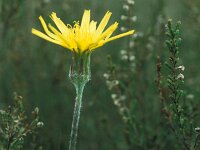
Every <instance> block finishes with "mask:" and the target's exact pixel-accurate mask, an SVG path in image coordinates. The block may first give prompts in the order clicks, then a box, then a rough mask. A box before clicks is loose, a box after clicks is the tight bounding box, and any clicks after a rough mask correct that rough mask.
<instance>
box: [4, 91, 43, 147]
mask: <svg viewBox="0 0 200 150" xmlns="http://www.w3.org/2000/svg"><path fill="white" fill-rule="evenodd" d="M28 120H29V118H28V116H27V115H26V112H25V108H24V103H23V97H22V96H19V95H17V94H16V93H15V95H14V105H13V106H8V108H7V109H1V110H0V148H1V149H2V150H11V149H15V150H18V149H22V148H23V145H24V141H25V140H26V138H27V136H28V135H29V134H32V135H34V134H36V133H37V130H38V129H39V128H41V127H43V125H44V123H43V122H41V121H40V119H39V108H38V107H36V108H35V109H34V110H33V111H32V120H31V121H28Z"/></svg>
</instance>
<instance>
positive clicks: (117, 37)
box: [104, 30, 135, 44]
mask: <svg viewBox="0 0 200 150" xmlns="http://www.w3.org/2000/svg"><path fill="white" fill-rule="evenodd" d="M134 32H135V30H131V31H128V32H125V33H122V34H119V35H116V36H113V37H111V38H109V39H107V40H105V41H104V44H105V43H108V42H110V41H113V40H116V39H119V38H121V37H124V36H127V35H131V34H133V33H134Z"/></svg>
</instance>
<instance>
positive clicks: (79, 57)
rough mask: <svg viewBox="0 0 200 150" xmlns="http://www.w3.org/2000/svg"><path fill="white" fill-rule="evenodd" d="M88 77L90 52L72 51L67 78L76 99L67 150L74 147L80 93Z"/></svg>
mask: <svg viewBox="0 0 200 150" xmlns="http://www.w3.org/2000/svg"><path fill="white" fill-rule="evenodd" d="M90 77H91V72H90V53H89V52H85V53H73V56H72V64H71V67H70V71H69V79H70V80H71V82H72V83H73V85H74V87H75V89H76V99H75V106H74V115H73V121H72V129H71V136H70V141H69V150H75V149H76V143H77V134H78V127H79V120H80V111H81V105H82V95H83V90H84V87H85V85H86V83H87V82H88V81H89V80H90Z"/></svg>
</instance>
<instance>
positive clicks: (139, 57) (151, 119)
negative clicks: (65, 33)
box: [0, 0, 200, 150]
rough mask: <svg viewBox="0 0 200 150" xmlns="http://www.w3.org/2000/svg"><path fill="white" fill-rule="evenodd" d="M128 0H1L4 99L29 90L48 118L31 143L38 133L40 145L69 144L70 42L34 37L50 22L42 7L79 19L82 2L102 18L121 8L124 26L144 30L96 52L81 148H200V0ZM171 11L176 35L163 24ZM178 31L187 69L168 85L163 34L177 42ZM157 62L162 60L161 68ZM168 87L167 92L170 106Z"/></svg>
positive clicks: (0, 88)
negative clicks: (65, 45) (175, 99)
mask: <svg viewBox="0 0 200 150" xmlns="http://www.w3.org/2000/svg"><path fill="white" fill-rule="evenodd" d="M127 1H128V0H124V1H122V0H91V1H85V0H34V1H28V0H1V1H0V109H5V108H7V106H8V105H12V104H13V93H14V92H17V93H18V94H19V95H21V96H22V97H23V98H24V99H23V102H24V108H25V111H26V112H27V115H28V116H29V114H30V113H31V111H32V110H33V109H34V108H35V107H36V106H37V107H38V108H39V109H40V120H42V121H43V123H44V127H43V128H41V129H39V130H38V134H37V136H36V137H34V138H33V137H31V136H28V137H27V138H26V139H25V141H24V142H25V144H24V147H23V149H30V143H33V142H34V144H33V145H32V146H31V148H32V149H39V147H40V148H41V147H43V149H44V150H60V149H65V147H68V146H66V145H67V144H68V141H69V136H70V129H71V121H72V116H73V107H74V98H75V92H74V87H73V85H72V84H71V83H70V81H69V79H68V70H69V64H70V57H71V55H70V52H69V51H68V50H65V49H63V48H62V47H59V46H57V45H53V44H51V43H48V42H46V41H44V40H41V39H39V38H38V37H35V36H34V35H32V34H31V28H32V27H35V28H38V29H42V28H41V25H40V23H39V20H38V16H40V15H42V16H43V17H44V18H45V20H48V21H50V19H49V17H48V15H49V14H50V13H51V12H52V11H55V12H57V14H58V16H59V17H60V18H61V19H62V20H63V21H64V22H66V23H69V24H71V23H73V21H74V20H80V19H81V16H82V13H83V11H84V9H91V12H92V18H93V19H94V20H100V19H101V18H102V16H103V15H104V14H105V12H106V11H107V10H110V11H111V12H112V13H113V15H112V19H111V21H110V23H112V22H114V21H115V20H117V21H119V23H120V26H123V27H125V28H132V29H135V30H136V31H137V33H136V34H135V36H134V37H130V38H124V39H120V40H118V41H115V42H112V43H110V44H108V45H106V46H104V47H102V48H100V49H97V50H96V51H95V52H94V53H93V54H92V60H91V62H92V64H91V65H92V66H91V69H92V80H91V81H90V82H89V84H87V86H86V88H85V91H84V96H83V108H82V114H81V120H80V130H79V131H80V132H79V137H78V147H77V149H80V150H128V149H130V150H132V149H144V150H145V149H148V150H149V149H162V150H164V149H195V148H196V149H198V148H197V146H198V142H199V141H198V134H199V133H198V132H199V130H198V127H199V126H200V121H199V116H200V115H199V114H198V113H199V108H198V106H200V101H199V97H200V71H199V64H200V59H199V56H200V53H199V47H200V42H199V35H200V28H199V27H200V2H199V0H168V1H165V0H135V4H134V5H130V10H127V9H126V8H125V6H124V5H127ZM129 2H130V1H129ZM129 12H130V13H129ZM122 15H123V16H124V15H125V16H128V17H134V16H137V20H136V17H135V18H132V19H133V20H132V22H129V23H128V22H127V20H126V19H124V18H123V17H122ZM120 18H121V19H120ZM169 18H172V20H173V22H174V26H175V24H176V22H177V21H178V20H180V21H181V22H182V23H181V25H180V30H179V28H178V29H177V30H178V31H177V32H180V34H179V33H177V32H176V31H175V29H174V30H173V31H172V33H169V34H172V35H173V33H174V34H175V35H176V36H175V37H173V36H170V35H169V34H168V35H167V36H166V34H165V32H166V31H167V32H170V29H169V26H168V28H167V29H166V26H165V24H167V20H168V19H169ZM168 25H169V24H168ZM125 28H124V29H125ZM122 30H123V28H122ZM175 32H176V33H175ZM179 37H181V38H182V42H181V44H180V46H179V49H178V50H179V53H178V54H177V55H178V56H176V58H178V57H179V59H178V65H177V66H176V67H178V66H179V64H180V65H184V67H185V71H184V72H181V74H183V75H184V79H183V77H182V76H181V81H183V80H184V83H182V82H181V83H176V85H180V87H179V89H176V90H177V91H176V90H175V91H174V90H171V91H170V87H169V84H167V78H168V79H169V77H170V75H171V73H170V70H169V69H167V67H166V66H165V62H169V61H168V60H169V57H170V54H171V53H172V52H173V51H170V50H168V48H169V49H170V46H169V44H168V47H167V46H166V44H165V43H166V40H167V39H168V40H169V41H170V40H172V49H173V48H174V49H176V48H177V46H176V42H177V41H174V39H176V38H177V39H178V38H179ZM173 42H175V44H174V45H173ZM122 50H124V51H122ZM127 53H129V54H127ZM107 55H110V57H109V59H108V57H107ZM157 56H160V59H157ZM127 57H128V58H127ZM158 65H161V66H162V68H161V71H159V66H158ZM156 66H157V67H156ZM174 69H176V68H174ZM159 73H160V74H161V76H160V79H159V78H158V77H159V75H158V74H159ZM178 75H179V74H177V77H178ZM179 78H180V76H179V77H178V78H177V79H179ZM155 81H157V82H155ZM170 82H172V83H175V81H170ZM158 83H159V84H158ZM159 87H160V89H159ZM180 90H181V93H183V94H182V95H181V98H180V100H179V101H178V104H177V105H174V104H173V103H172V102H173V98H172V97H173V96H172V97H169V96H170V95H173V93H174V92H175V93H176V92H177V93H179V92H180ZM162 94H163V95H164V96H163V95H162ZM161 96H163V97H164V98H163V99H164V101H165V102H166V104H165V105H164V106H163V104H162V98H161ZM174 106H177V107H175V108H178V111H177V112H174V109H173V107H174ZM163 112H164V113H163ZM163 114H164V115H163ZM166 114H168V115H166ZM177 114H179V115H180V116H179V117H177ZM166 116H167V117H166ZM169 116H170V117H169ZM177 118H178V119H177ZM183 120H184V121H183ZM182 121H183V122H182ZM171 123H172V124H173V125H174V127H175V130H173V129H172V128H171V126H170V125H171ZM182 126H183V128H182ZM195 129H196V130H195ZM196 141H197V143H196V144H197V146H195V142H196ZM184 142H185V144H186V145H187V146H185V145H184ZM0 144H1V142H0Z"/></svg>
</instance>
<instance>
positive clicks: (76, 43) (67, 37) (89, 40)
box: [32, 10, 134, 52]
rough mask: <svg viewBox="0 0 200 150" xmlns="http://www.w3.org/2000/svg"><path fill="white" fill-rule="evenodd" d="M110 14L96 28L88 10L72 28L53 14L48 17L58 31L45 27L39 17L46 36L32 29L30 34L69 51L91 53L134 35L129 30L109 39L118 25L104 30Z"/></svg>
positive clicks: (40, 18)
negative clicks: (112, 42)
mask: <svg viewBox="0 0 200 150" xmlns="http://www.w3.org/2000/svg"><path fill="white" fill-rule="evenodd" d="M111 14H112V13H111V12H109V11H108V12H107V13H106V14H105V16H104V17H103V19H102V20H101V22H100V24H99V25H98V27H97V22H96V21H93V20H92V21H90V10H85V11H84V14H83V17H82V21H81V24H79V22H75V23H74V26H73V27H72V26H71V25H69V24H67V25H65V24H64V23H63V22H62V21H61V20H60V18H58V17H57V16H56V13H54V12H53V13H52V14H51V15H50V18H51V19H52V20H53V22H54V23H55V25H56V26H57V28H58V30H57V29H56V28H54V27H53V26H52V25H51V24H48V27H47V25H46V23H45V21H44V19H43V18H42V17H41V16H40V17H39V20H40V22H41V24H42V26H43V28H44V31H45V33H46V34H44V33H42V32H40V31H38V30H36V29H34V28H33V29H32V33H33V34H35V35H37V36H39V37H41V38H43V39H45V40H47V41H49V42H52V43H55V44H58V45H61V46H63V47H65V48H67V49H69V50H71V51H75V52H84V51H91V50H94V49H96V48H98V47H101V46H103V45H104V44H106V43H108V42H110V41H112V40H115V39H118V38H121V37H124V36H127V35H130V34H133V33H134V30H131V31H128V32H125V33H122V34H119V35H116V36H113V37H111V35H112V33H113V32H114V31H115V30H116V29H117V27H118V23H117V22H115V23H114V24H112V25H111V26H110V27H108V28H107V29H106V30H105V27H106V25H107V23H108V21H109V19H110V16H111ZM48 28H49V29H50V30H51V31H50V30H49V29H48Z"/></svg>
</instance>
